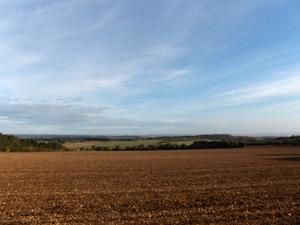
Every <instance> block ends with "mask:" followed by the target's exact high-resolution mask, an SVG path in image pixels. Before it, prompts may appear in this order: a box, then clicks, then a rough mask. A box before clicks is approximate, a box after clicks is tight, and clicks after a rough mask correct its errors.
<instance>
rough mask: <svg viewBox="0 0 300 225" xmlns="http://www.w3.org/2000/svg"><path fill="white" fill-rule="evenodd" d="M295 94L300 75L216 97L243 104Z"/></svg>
mask: <svg viewBox="0 0 300 225" xmlns="http://www.w3.org/2000/svg"><path fill="white" fill-rule="evenodd" d="M297 94H300V75H296V76H291V77H288V78H283V79H280V80H276V81H273V80H272V81H270V82H268V83H264V84H254V85H251V86H248V87H243V88H237V89H233V90H231V91H227V92H224V93H221V94H219V95H217V97H225V98H227V99H228V98H229V99H230V100H232V101H233V102H237V103H243V102H248V101H255V100H260V99H264V98H269V97H280V96H293V95H297Z"/></svg>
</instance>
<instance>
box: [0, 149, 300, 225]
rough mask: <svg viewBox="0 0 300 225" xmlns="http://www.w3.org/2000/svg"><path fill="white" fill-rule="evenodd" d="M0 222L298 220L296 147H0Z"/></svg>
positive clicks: (298, 162) (299, 192) (299, 198)
mask: <svg viewBox="0 0 300 225" xmlns="http://www.w3.org/2000/svg"><path fill="white" fill-rule="evenodd" d="M0 224H106V225H109V224H141V225H142V224H228V225H229V224H230V225H232V224H255V225H258V224H300V148H293V147H266V148H245V149H232V150H231V149H228V150H194V151H184V150H182V151H157V152H85V153H84V152H82V153H81V152H76V153H75V152H74V153H72V152H67V153H1V154H0Z"/></svg>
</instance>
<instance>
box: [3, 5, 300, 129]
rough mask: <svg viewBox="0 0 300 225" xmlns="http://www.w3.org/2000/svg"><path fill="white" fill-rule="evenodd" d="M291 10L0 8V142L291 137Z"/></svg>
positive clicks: (297, 103) (299, 113)
mask: <svg viewBox="0 0 300 225" xmlns="http://www.w3.org/2000/svg"><path fill="white" fill-rule="evenodd" d="M299 10H300V1H298V0H251V1H249V0H215V1H211V0H1V1H0V132H2V133H11V134H95V135H147V134H148V135H150V134H151V135H153V134H157V135H161V134H204V133H230V134H243V135H244V134H247V135H254V134H278V135H279V134H300V28H299V24H300V13H299Z"/></svg>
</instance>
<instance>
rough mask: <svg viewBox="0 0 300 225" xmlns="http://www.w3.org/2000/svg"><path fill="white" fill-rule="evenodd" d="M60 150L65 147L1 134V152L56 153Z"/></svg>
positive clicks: (54, 143)
mask: <svg viewBox="0 0 300 225" xmlns="http://www.w3.org/2000/svg"><path fill="white" fill-rule="evenodd" d="M60 149H63V146H62V145H61V144H59V143H56V142H39V141H36V140H31V139H26V140H24V139H19V138H17V137H15V136H13V135H4V134H1V133H0V152H26V151H55V150H60Z"/></svg>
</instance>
